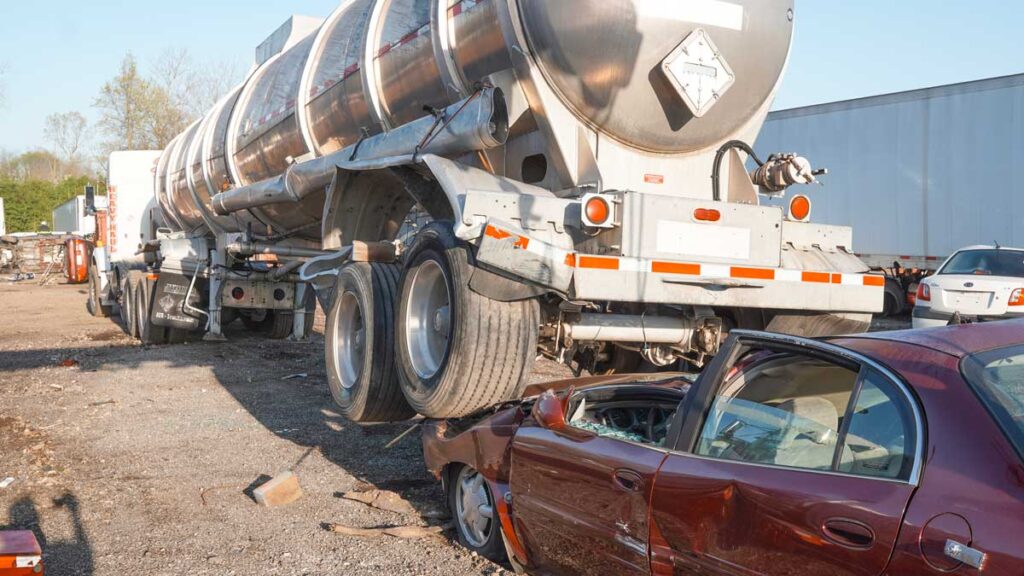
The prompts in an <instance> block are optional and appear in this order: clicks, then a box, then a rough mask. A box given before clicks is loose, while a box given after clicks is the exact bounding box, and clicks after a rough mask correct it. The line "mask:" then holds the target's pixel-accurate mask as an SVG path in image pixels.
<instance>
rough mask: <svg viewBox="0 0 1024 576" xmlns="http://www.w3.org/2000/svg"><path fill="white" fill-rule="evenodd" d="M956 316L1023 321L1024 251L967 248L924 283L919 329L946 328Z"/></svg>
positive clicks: (916, 318) (919, 294) (916, 320)
mask: <svg viewBox="0 0 1024 576" xmlns="http://www.w3.org/2000/svg"><path fill="white" fill-rule="evenodd" d="M956 314H959V316H960V318H961V320H964V321H977V322H984V321H988V320H1004V319H1008V318H1024V249H1019V248H1001V247H998V246H971V247H969V248H963V249H961V250H959V251H957V252H956V253H955V254H953V255H952V256H950V257H949V259H948V260H946V262H945V263H943V265H942V267H941V268H939V271H938V273H936V274H935V275H934V276H929V277H928V278H925V279H924V280H922V281H921V284H920V285H919V286H918V288H917V304H916V305H915V307H914V328H930V327H933V326H946V325H947V324H949V321H950V320H951V319H952V318H953V316H954V315H956Z"/></svg>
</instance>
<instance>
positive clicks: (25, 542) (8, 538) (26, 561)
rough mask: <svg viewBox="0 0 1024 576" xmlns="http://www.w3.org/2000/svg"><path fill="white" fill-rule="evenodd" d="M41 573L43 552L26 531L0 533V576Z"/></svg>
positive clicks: (21, 575)
mask: <svg viewBox="0 0 1024 576" xmlns="http://www.w3.org/2000/svg"><path fill="white" fill-rule="evenodd" d="M42 573H43V550H42V549H41V548H40V547H39V541H38V540H36V535H35V534H33V533H32V532H30V531H28V530H21V531H11V532H0V576H36V575H37V574H42Z"/></svg>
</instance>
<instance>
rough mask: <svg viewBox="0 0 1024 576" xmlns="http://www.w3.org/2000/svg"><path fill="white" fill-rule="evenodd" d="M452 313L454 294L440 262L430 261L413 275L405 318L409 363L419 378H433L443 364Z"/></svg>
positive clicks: (446, 351) (446, 352)
mask: <svg viewBox="0 0 1024 576" xmlns="http://www.w3.org/2000/svg"><path fill="white" fill-rule="evenodd" d="M451 310H452V303H451V294H450V293H449V292H448V279H447V277H446V276H445V273H444V270H443V269H442V268H441V265H440V264H438V263H437V262H435V261H433V260H427V261H426V262H424V263H423V264H421V265H420V267H419V269H418V270H417V271H416V274H415V276H413V279H412V287H411V289H410V290H409V305H408V307H407V312H406V318H405V325H406V331H407V334H406V342H407V344H408V347H409V356H410V358H409V360H410V362H411V363H412V368H413V370H415V371H416V375H417V376H419V377H420V378H423V379H428V378H433V377H434V376H435V375H436V374H437V373H438V371H439V370H440V369H441V365H442V364H443V363H444V359H445V356H446V355H447V354H448V340H449V337H450V332H451Z"/></svg>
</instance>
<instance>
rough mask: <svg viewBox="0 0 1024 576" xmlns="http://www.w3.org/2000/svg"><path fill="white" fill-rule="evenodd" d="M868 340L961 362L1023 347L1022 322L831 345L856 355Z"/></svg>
mask: <svg viewBox="0 0 1024 576" xmlns="http://www.w3.org/2000/svg"><path fill="white" fill-rule="evenodd" d="M869 340H885V341H889V342H898V343H901V344H912V345H915V346H921V347H924V348H929V349H931V350H936V351H938V352H942V353H945V354H949V355H951V356H955V357H957V358H963V357H964V356H970V355H971V354H975V353H977V352H983V351H985V350H992V349H995V348H1006V347H1008V346H1014V345H1022V344H1024V320H1004V321H1000V322H984V323H981V324H961V325H959V326H946V327H944V328H927V329H918V330H899V331H895V332H872V333H869V334H861V335H858V336H851V337H844V338H843V339H842V341H841V342H839V341H835V343H836V344H840V345H842V346H845V347H847V348H850V349H852V350H857V351H858V352H860V351H861V350H858V346H857V344H858V342H865V341H869Z"/></svg>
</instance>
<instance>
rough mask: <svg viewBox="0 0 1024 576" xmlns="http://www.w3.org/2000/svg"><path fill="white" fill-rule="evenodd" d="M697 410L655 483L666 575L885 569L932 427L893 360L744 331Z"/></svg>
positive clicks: (708, 377)
mask: <svg viewBox="0 0 1024 576" xmlns="http://www.w3.org/2000/svg"><path fill="white" fill-rule="evenodd" d="M685 418H686V420H685V421H684V423H683V425H682V427H681V432H680V435H679V438H678V439H677V442H676V444H675V449H674V450H673V451H671V452H670V454H669V456H668V457H667V459H666V461H665V463H664V465H663V466H662V468H661V470H660V471H659V473H658V476H657V478H656V482H655V489H654V493H653V496H652V520H651V548H652V550H651V553H652V568H653V572H654V573H655V574H765V575H780V576H781V575H784V574H785V575H792V574H832V575H850V576H854V575H855V576H867V575H878V574H881V573H882V572H883V570H884V569H885V566H886V565H887V563H888V561H889V558H890V556H891V554H892V550H893V546H894V545H895V542H896V538H897V536H898V534H899V529H900V524H901V521H902V518H903V513H904V511H905V510H906V507H907V504H908V502H909V500H910V498H911V496H912V494H913V492H914V490H915V486H916V483H917V481H918V478H919V475H920V472H919V470H920V462H921V453H920V446H921V436H922V435H923V432H922V420H921V418H920V412H919V409H918V408H917V407H916V404H915V403H914V400H913V398H912V397H911V396H910V395H909V392H908V391H907V389H906V388H905V386H904V385H903V383H902V382H900V381H899V380H898V379H897V378H896V377H895V376H894V375H893V374H891V373H890V372H889V371H888V370H886V369H885V368H884V367H881V366H879V365H877V364H875V363H873V362H871V361H870V360H868V359H866V358H863V357H860V356H857V355H856V354H853V353H851V352H848V351H846V350H844V349H841V348H837V347H834V346H830V345H828V344H824V343H819V342H813V341H808V340H803V339H799V338H792V337H787V336H764V335H756V334H743V333H740V334H735V335H733V336H732V337H731V338H730V341H729V343H728V344H727V346H726V348H725V349H724V350H723V352H722V353H720V355H719V357H718V358H717V359H716V361H715V363H714V364H713V365H712V366H711V367H710V370H709V371H708V372H707V373H705V375H704V376H703V377H702V381H701V382H700V383H699V385H698V386H697V389H696V390H695V391H693V392H691V395H690V398H689V399H688V403H687V408H686V413H685Z"/></svg>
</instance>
